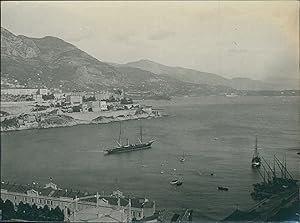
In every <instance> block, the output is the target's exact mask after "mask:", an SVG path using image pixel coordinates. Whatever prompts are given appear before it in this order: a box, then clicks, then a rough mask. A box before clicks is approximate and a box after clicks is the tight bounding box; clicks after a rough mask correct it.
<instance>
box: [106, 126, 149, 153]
mask: <svg viewBox="0 0 300 223" xmlns="http://www.w3.org/2000/svg"><path fill="white" fill-rule="evenodd" d="M121 135H122V128H121V122H120V132H119V140H118V142H117V144H118V146H116V147H115V148H112V149H106V150H104V152H105V154H107V155H108V154H114V153H125V152H132V151H136V150H142V149H150V148H151V147H152V143H153V142H154V141H155V140H149V141H148V142H143V128H142V126H140V138H139V139H138V140H139V142H138V143H135V144H130V143H129V140H128V139H127V143H126V144H122V142H121Z"/></svg>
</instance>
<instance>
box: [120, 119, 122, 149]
mask: <svg viewBox="0 0 300 223" xmlns="http://www.w3.org/2000/svg"><path fill="white" fill-rule="evenodd" d="M121 134H122V128H121V121H120V132H119V144H120V145H122V143H121Z"/></svg>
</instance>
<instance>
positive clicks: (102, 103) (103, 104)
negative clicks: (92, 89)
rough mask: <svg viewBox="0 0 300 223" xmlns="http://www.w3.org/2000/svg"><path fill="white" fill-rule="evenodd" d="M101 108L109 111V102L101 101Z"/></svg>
mask: <svg viewBox="0 0 300 223" xmlns="http://www.w3.org/2000/svg"><path fill="white" fill-rule="evenodd" d="M100 110H101V111H107V110H108V109H107V103H106V101H100Z"/></svg>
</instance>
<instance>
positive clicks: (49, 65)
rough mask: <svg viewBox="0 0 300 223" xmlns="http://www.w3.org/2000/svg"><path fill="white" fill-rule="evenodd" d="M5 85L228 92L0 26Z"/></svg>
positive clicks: (160, 92)
mask: <svg viewBox="0 0 300 223" xmlns="http://www.w3.org/2000/svg"><path fill="white" fill-rule="evenodd" d="M7 83H10V84H11V83H13V85H14V86H21V87H22V86H23V87H43V86H45V87H48V88H58V89H62V90H63V91H72V90H103V89H111V88H116V87H120V88H124V89H125V90H127V91H143V92H149V94H150V95H194V94H200V93H201V94H219V93H220V92H221V93H224V92H227V91H230V92H231V90H232V89H231V88H228V87H224V86H218V87H216V86H212V87H211V86H210V85H209V84H207V83H204V84H203V83H201V84H195V83H188V82H183V81H181V80H179V79H177V78H173V77H170V76H168V75H163V74H155V73H153V72H151V71H146V70H142V69H139V68H135V67H130V66H118V65H117V64H108V63H104V62H101V61H99V60H97V59H96V58H94V57H92V56H90V55H89V54H87V53H85V52H84V51H82V50H80V49H78V48H77V47H76V46H74V45H72V44H70V43H67V42H65V41H63V40H61V39H59V38H56V37H51V36H47V37H43V38H30V37H26V36H23V35H19V36H16V35H14V34H13V33H11V32H9V31H8V30H6V29H4V28H2V27H1V85H2V86H4V87H6V84H7Z"/></svg>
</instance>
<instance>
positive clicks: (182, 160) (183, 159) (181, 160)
mask: <svg viewBox="0 0 300 223" xmlns="http://www.w3.org/2000/svg"><path fill="white" fill-rule="evenodd" d="M184 161H185V158H184V152H183V154H182V158H181V159H180V162H182V163H183V162H184Z"/></svg>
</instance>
